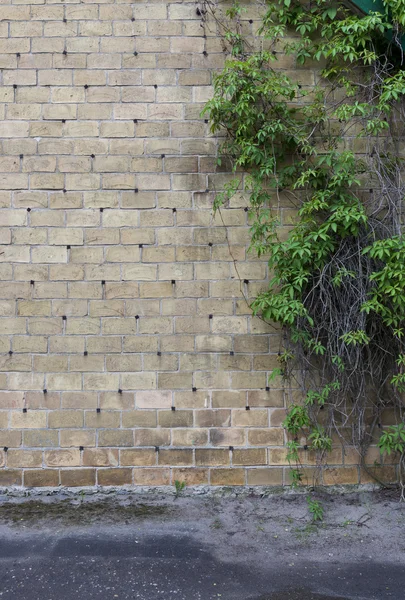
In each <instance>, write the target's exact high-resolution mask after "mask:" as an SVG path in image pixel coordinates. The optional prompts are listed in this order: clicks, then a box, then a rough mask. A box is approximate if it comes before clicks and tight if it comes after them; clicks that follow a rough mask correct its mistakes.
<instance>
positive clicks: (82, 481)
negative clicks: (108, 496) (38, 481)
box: [60, 469, 96, 487]
mask: <svg viewBox="0 0 405 600" xmlns="http://www.w3.org/2000/svg"><path fill="white" fill-rule="evenodd" d="M60 482H61V485H63V486H66V487H82V486H93V485H95V484H96V470H95V469H63V470H61V472H60Z"/></svg>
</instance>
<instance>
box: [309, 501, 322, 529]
mask: <svg viewBox="0 0 405 600" xmlns="http://www.w3.org/2000/svg"><path fill="white" fill-rule="evenodd" d="M307 505H308V510H309V512H310V514H311V515H312V521H313V522H314V523H315V522H316V521H323V514H324V509H323V506H322V504H321V503H320V502H318V500H312V498H311V496H307Z"/></svg>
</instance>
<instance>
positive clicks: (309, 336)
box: [200, 0, 405, 482]
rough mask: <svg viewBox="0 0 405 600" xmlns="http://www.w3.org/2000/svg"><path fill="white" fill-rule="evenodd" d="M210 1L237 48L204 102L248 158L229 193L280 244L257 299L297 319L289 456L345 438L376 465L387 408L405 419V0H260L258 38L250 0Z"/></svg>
mask: <svg viewBox="0 0 405 600" xmlns="http://www.w3.org/2000/svg"><path fill="white" fill-rule="evenodd" d="M200 4H201V5H202V6H203V8H204V10H203V15H204V16H203V23H202V24H203V26H204V27H208V26H209V22H208V16H207V15H210V16H211V17H213V21H214V23H215V27H216V28H217V30H218V31H220V33H221V34H222V39H223V41H224V44H225V46H226V50H227V52H228V55H229V59H228V60H227V61H226V63H225V67H224V68H223V69H222V70H221V71H220V72H219V73H218V74H217V76H216V77H215V81H214V95H213V98H212V100H210V101H209V102H208V103H207V105H206V107H205V109H204V113H206V114H209V116H210V119H211V130H212V132H213V133H217V132H219V131H221V132H225V133H226V137H225V138H224V143H223V145H222V148H221V159H220V161H224V163H225V161H226V163H228V162H229V161H230V162H231V163H232V165H233V169H234V172H235V179H234V180H233V181H231V182H230V183H228V184H227V185H226V186H225V188H224V190H223V191H222V192H219V193H218V194H217V196H216V199H215V209H216V210H221V206H222V205H226V204H227V203H228V202H229V201H230V200H231V198H232V197H233V196H234V195H235V193H237V192H238V193H242V194H243V195H244V196H245V197H246V201H247V202H248V203H249V216H250V220H251V248H250V249H251V251H252V252H254V253H256V254H257V255H258V256H259V257H266V258H267V259H268V265H269V272H270V274H271V276H270V281H269V287H268V289H267V290H265V291H263V292H262V293H260V294H259V295H258V296H257V297H256V298H255V299H253V301H252V304H251V306H252V309H253V312H254V314H255V315H258V316H259V317H261V318H262V319H264V320H266V321H268V322H270V323H275V324H277V325H278V326H279V327H281V331H282V334H281V336H280V338H281V339H280V353H279V355H280V358H281V357H282V361H281V360H280V364H281V367H282V368H280V369H277V372H276V375H275V376H276V377H279V376H282V378H283V381H284V386H285V389H286V391H287V393H288V394H289V397H290V398H293V397H294V400H290V401H289V406H288V410H287V417H286V419H285V421H284V424H283V425H284V427H285V429H286V431H287V434H288V438H289V440H290V441H289V442H288V444H287V456H288V460H289V462H290V464H291V466H292V468H293V469H294V470H295V471H296V470H297V469H299V467H300V462H299V457H300V452H299V450H300V449H302V446H305V447H306V448H307V449H309V450H313V451H314V452H315V453H316V455H317V457H318V459H317V460H318V466H319V467H321V466H322V463H323V462H325V461H326V460H327V455H328V453H329V452H330V450H331V449H332V439H333V438H335V439H336V442H334V443H337V442H338V441H339V440H340V441H341V442H342V443H344V444H349V445H354V446H355V447H356V448H357V449H358V450H359V454H360V456H361V459H362V464H363V467H364V469H366V470H368V471H369V472H371V471H370V469H369V468H368V466H367V465H366V463H365V456H366V451H367V448H368V446H369V444H370V443H371V441H372V440H373V435H374V430H375V428H376V426H377V425H378V424H379V423H380V417H381V414H382V413H383V411H384V410H385V408H386V407H387V406H390V407H393V408H394V409H395V415H396V419H397V423H398V425H397V426H398V427H399V426H401V425H402V424H403V423H404V414H403V411H404V402H403V392H405V359H404V357H405V343H404V331H405V237H404V235H403V220H404V217H403V215H404V198H405V182H404V179H403V172H404V151H403V137H405V102H404V98H405V70H404V64H405V62H404V56H403V51H402V47H401V39H402V36H403V34H404V31H405V16H404V15H405V0H384V2H383V5H384V9H383V10H382V11H381V12H378V11H373V12H370V13H369V14H368V15H358V14H355V13H353V12H351V11H350V10H348V9H347V7H346V5H345V3H344V2H342V1H338V0H311V1H309V0H268V1H262V2H258V6H261V7H264V10H263V11H262V17H261V22H260V24H259V29H258V38H257V39H254V38H252V36H244V35H243V32H244V31H246V22H244V21H243V9H242V8H241V6H240V5H239V3H238V2H234V3H233V4H232V5H231V7H230V8H229V9H228V11H226V12H225V15H223V14H222V13H219V12H218V6H217V3H216V2H215V1H214V0H203V1H202V2H200ZM256 30H257V29H256ZM231 32H234V33H235V35H236V37H235V36H234V35H232V34H231ZM283 57H287V58H289V60H291V62H294V63H295V65H296V66H297V68H296V69H295V71H294V70H291V69H290V70H288V69H287V70H286V69H283V68H278V65H277V63H278V61H279V60H280V59H282V58H283ZM241 173H245V175H243V176H242V175H240V174H241ZM290 215H291V217H292V221H291V222H290V221H289V217H290ZM273 374H274V373H273ZM298 390H300V391H301V394H302V398H303V401H302V402H301V401H297V400H296V396H297V391H298ZM385 433H386V432H385V431H384V430H383V432H382V434H383V436H384V435H385ZM388 433H389V432H388ZM391 433H392V432H391ZM382 439H384V440H386V437H384V438H382ZM302 440H304V443H302V442H301V441H302ZM384 443H385V442H384ZM402 467H403V463H401V472H402ZM373 475H374V476H376V472H375V471H373ZM293 480H294V481H296V482H297V481H298V478H297V476H296V475H294V476H293Z"/></svg>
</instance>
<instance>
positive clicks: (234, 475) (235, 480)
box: [210, 468, 245, 485]
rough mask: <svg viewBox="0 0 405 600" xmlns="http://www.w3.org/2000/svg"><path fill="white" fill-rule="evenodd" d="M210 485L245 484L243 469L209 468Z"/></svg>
mask: <svg viewBox="0 0 405 600" xmlns="http://www.w3.org/2000/svg"><path fill="white" fill-rule="evenodd" d="M210 483H211V485H245V471H244V469H238V468H236V469H211V471H210Z"/></svg>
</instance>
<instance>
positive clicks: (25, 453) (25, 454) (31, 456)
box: [7, 450, 42, 468]
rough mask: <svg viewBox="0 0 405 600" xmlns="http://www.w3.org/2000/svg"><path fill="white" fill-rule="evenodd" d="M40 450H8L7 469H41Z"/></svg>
mask: <svg viewBox="0 0 405 600" xmlns="http://www.w3.org/2000/svg"><path fill="white" fill-rule="evenodd" d="M41 466H42V452H41V450H9V451H8V452H7V467H12V468H14V467H17V468H21V467H31V468H32V467H41Z"/></svg>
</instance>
